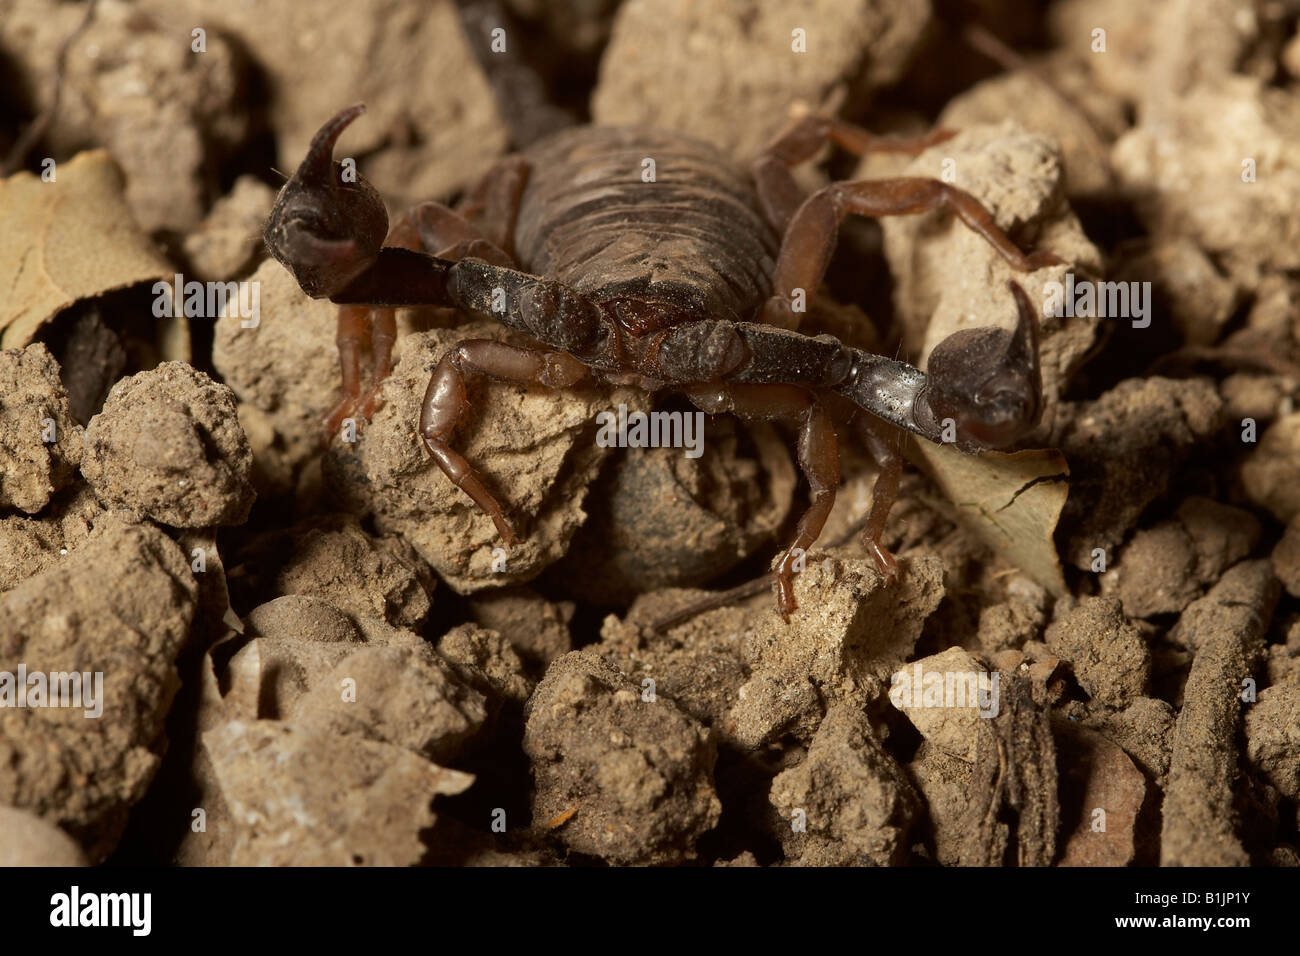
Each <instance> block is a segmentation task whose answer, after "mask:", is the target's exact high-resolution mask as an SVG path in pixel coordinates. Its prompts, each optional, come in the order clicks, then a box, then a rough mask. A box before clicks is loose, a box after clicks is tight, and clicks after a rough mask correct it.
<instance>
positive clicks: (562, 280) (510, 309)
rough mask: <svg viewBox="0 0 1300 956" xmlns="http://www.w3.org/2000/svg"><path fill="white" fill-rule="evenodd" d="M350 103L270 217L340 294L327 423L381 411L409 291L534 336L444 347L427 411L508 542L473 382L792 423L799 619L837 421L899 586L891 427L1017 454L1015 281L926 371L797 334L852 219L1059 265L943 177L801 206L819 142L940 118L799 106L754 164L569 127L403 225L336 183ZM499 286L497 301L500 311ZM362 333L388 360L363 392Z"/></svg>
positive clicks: (643, 137)
mask: <svg viewBox="0 0 1300 956" xmlns="http://www.w3.org/2000/svg"><path fill="white" fill-rule="evenodd" d="M361 112H362V107H360V106H353V107H351V108H349V109H347V110H344V111H343V112H341V113H339V114H338V115H337V116H335V117H334V118H333V119H331V120H330V121H329V122H328V123H326V124H325V126H324V127H322V129H321V130H320V132H319V133H317V135H316V137H315V138H314V139H313V141H312V144H311V148H310V149H309V151H308V154H307V157H306V158H305V159H304V160H303V163H302V165H301V166H300V167H299V169H298V171H297V173H296V174H295V175H294V177H293V178H292V179H291V180H290V181H289V182H288V183H287V184H286V185H285V186H284V188H283V189H282V190H281V191H280V195H279V197H278V198H277V200H276V203H275V207H274V209H273V210H272V213H271V218H270V221H269V222H268V224H267V227H266V244H267V247H268V248H269V249H270V251H271V254H272V255H273V256H274V257H275V258H276V259H278V260H279V261H280V262H282V263H284V265H285V266H286V268H288V269H289V271H290V272H291V273H293V275H294V277H295V278H296V279H297V280H298V283H299V285H301V286H302V288H303V291H305V292H306V293H307V294H308V295H312V296H315V297H329V298H330V299H331V300H332V301H334V302H336V303H339V305H340V313H339V334H338V347H339V358H340V363H341V365H342V374H343V396H342V399H341V401H340V403H339V405H338V406H337V407H336V408H335V409H334V410H333V412H331V414H330V416H329V418H328V421H327V427H328V428H329V429H330V432H331V433H332V432H333V431H334V430H335V429H337V427H338V424H339V422H340V421H341V420H342V419H343V418H344V417H347V416H348V415H351V414H359V415H361V416H363V417H364V416H366V415H368V414H369V413H370V412H371V411H372V410H373V408H374V406H375V401H376V399H375V396H376V392H377V389H378V387H379V384H380V383H381V382H382V380H383V378H384V377H385V376H386V375H387V374H388V365H389V356H390V354H391V348H392V340H393V335H394V328H395V323H394V319H393V309H394V308H396V307H398V306H408V305H410V306H416V305H436V306H455V307H459V308H463V309H467V310H470V311H474V312H479V313H483V314H486V315H490V316H492V317H494V318H496V319H497V320H499V321H501V322H502V323H503V324H505V325H508V326H510V327H511V328H514V329H516V330H518V331H520V332H524V333H526V334H527V335H528V336H529V337H531V339H532V340H533V342H534V343H536V344H534V345H531V346H527V347H520V346H514V345H507V344H505V343H501V342H497V341H493V340H484V339H480V340H472V341H465V342H461V343H460V344H459V345H457V346H456V347H454V348H452V349H451V350H449V351H448V352H447V353H446V354H445V355H444V356H443V358H442V360H441V361H440V362H439V364H438V366H437V368H435V370H434V372H433V374H432V376H431V378H430V381H429V386H428V389H427V391H426V393H425V397H424V403H423V406H422V409H421V415H420V435H421V438H422V440H423V441H424V444H425V446H426V448H427V449H428V451H429V454H430V456H431V457H432V458H433V460H434V461H435V462H436V463H437V465H438V467H439V468H440V469H441V470H442V471H443V473H444V474H446V475H447V477H448V478H449V479H451V480H452V481H453V482H454V483H455V484H456V485H457V487H459V488H461V489H462V490H463V491H465V493H466V494H468V495H469V496H470V497H471V498H472V499H473V500H474V501H475V502H476V503H477V504H478V506H479V507H480V508H481V509H482V510H483V511H484V513H485V514H487V515H488V516H490V517H491V518H492V520H493V521H494V522H495V523H496V526H497V529H498V531H499V532H500V534H501V536H502V537H503V538H504V539H505V540H506V541H507V542H508V543H513V542H514V541H516V540H517V536H516V532H515V530H514V528H513V526H512V525H511V523H510V522H509V520H508V518H507V516H506V512H505V509H504V508H502V506H501V504H500V502H498V500H497V499H496V497H495V496H494V495H493V493H492V491H491V490H490V489H489V488H488V486H487V484H486V483H485V482H484V481H483V480H482V478H481V477H480V476H479V475H478V473H477V472H476V471H475V469H474V468H473V466H472V465H471V464H470V463H469V462H468V461H466V460H465V459H464V458H463V457H462V456H461V455H460V454H459V453H458V452H456V451H455V450H454V449H453V448H452V447H451V445H450V439H451V436H452V433H453V431H454V430H455V427H456V424H457V422H458V421H459V420H460V418H461V415H462V413H463V411H464V409H465V405H466V402H465V382H464V377H465V375H467V374H477V375H486V376H489V377H492V378H496V379H501V380H505V381H511V382H519V383H524V384H533V385H541V386H546V387H549V388H567V387H570V386H573V385H575V384H577V383H578V382H580V381H581V380H583V379H584V378H587V377H588V376H593V377H595V378H596V379H598V380H604V381H617V382H620V383H629V382H630V383H637V384H640V385H642V386H644V387H646V388H648V389H652V390H659V389H674V390H677V391H679V392H681V393H682V394H684V395H686V396H687V397H688V398H689V399H690V400H691V401H693V402H694V403H695V404H696V405H697V406H698V407H700V408H702V409H703V410H705V411H707V412H710V413H719V412H731V413H734V414H737V415H740V416H743V417H746V418H761V419H773V420H782V421H787V422H790V423H791V424H793V425H794V426H795V427H796V428H797V429H798V433H799V437H798V458H799V465H800V467H801V469H802V470H803V473H804V475H805V477H807V479H808V482H809V485H810V489H811V496H810V499H811V500H810V504H809V507H808V510H807V511H806V512H805V513H804V514H803V516H802V517H801V519H800V521H799V523H798V527H797V529H796V532H795V538H794V541H793V542H792V543H791V545H790V547H789V548H788V549H787V550H786V552H785V554H784V555H783V556H782V558H781V560H780V561H779V562H778V564H777V568H776V571H775V579H776V584H777V603H778V608H779V609H780V611H781V613H782V614H783V615H787V616H788V615H789V614H790V613H791V612H792V611H793V610H794V609H795V602H794V591H793V587H792V580H793V577H794V574H795V571H794V567H795V565H796V558H797V556H798V554H800V553H801V552H803V551H806V550H807V549H808V548H810V547H811V546H812V545H813V543H814V542H815V541H816V540H817V538H818V536H819V535H820V534H821V530H822V526H823V525H824V523H825V521H826V518H827V516H828V515H829V514H830V510H831V508H832V506H833V505H834V502H835V492H836V488H837V487H838V484H839V453H838V450H837V437H836V429H835V425H836V421H839V422H841V423H842V424H847V425H849V426H850V427H851V428H852V429H853V430H854V432H855V434H857V436H858V437H859V439H860V440H862V441H863V442H864V443H865V444H866V445H867V447H868V448H869V449H870V450H871V452H872V454H873V455H875V457H876V458H877V460H878V461H879V463H880V465H881V469H882V470H881V475H880V477H879V479H878V480H877V484H876V489H875V493H874V495H873V501H872V507H871V512H870V514H869V515H868V520H867V524H866V531H865V535H866V544H867V546H868V548H869V549H870V550H871V552H872V553H873V554H874V555H875V557H876V561H877V564H878V566H879V568H880V570H881V573H882V574H884V575H885V577H886V578H887V579H888V580H893V579H894V578H895V577H896V575H897V564H896V562H895V561H894V558H893V556H892V555H890V553H889V552H888V551H887V550H886V549H885V548H884V546H883V545H882V544H881V536H882V534H883V532H884V528H885V521H886V517H887V515H888V513H889V509H890V507H891V506H892V503H893V499H894V497H895V494H896V492H897V488H898V477H899V473H900V470H901V466H902V458H901V450H900V440H899V433H898V431H897V429H905V430H907V431H910V432H913V433H915V434H917V435H920V436H921V437H923V438H926V439H928V440H930V441H936V442H938V441H944V440H945V439H947V440H951V441H952V442H953V443H954V444H955V445H956V446H957V447H958V448H959V449H961V450H962V451H965V452H970V453H974V452H978V451H981V450H983V449H986V448H995V447H1005V446H1007V445H1009V444H1011V443H1013V442H1015V441H1017V440H1018V439H1019V438H1021V437H1022V436H1023V435H1025V434H1026V433H1027V432H1028V431H1029V430H1030V429H1031V428H1032V427H1033V426H1034V425H1035V424H1036V423H1037V422H1038V418H1039V415H1040V411H1041V404H1042V397H1041V387H1042V386H1041V381H1040V375H1039V359H1038V329H1037V322H1036V318H1035V313H1034V310H1033V308H1032V306H1031V304H1030V301H1029V298H1028V296H1027V295H1026V294H1025V292H1024V291H1023V290H1022V289H1021V288H1020V286H1019V285H1017V284H1016V283H1014V282H1013V283H1010V289H1011V292H1012V295H1013V297H1014V301H1015V304H1016V308H1017V313H1018V320H1017V326H1016V329H1015V330H1014V331H1009V330H1003V329H992V328H982V329H969V330H964V331H961V332H957V333H955V334H953V335H952V336H950V337H949V338H948V339H946V340H944V341H943V342H941V343H940V344H939V345H938V346H937V347H936V348H935V349H934V351H933V353H932V355H931V357H930V363H929V374H928V375H927V374H925V373H922V372H920V371H919V370H917V369H915V368H913V367H912V366H910V365H906V364H904V363H902V362H898V361H893V360H890V359H887V358H884V357H882V356H879V355H872V354H869V353H866V352H862V351H860V350H857V349H853V348H849V347H848V346H845V345H843V344H842V343H840V342H839V341H838V340H836V339H835V338H833V337H831V336H828V335H819V336H815V337H814V336H808V335H804V334H801V333H799V332H798V331H797V326H798V323H799V318H800V315H801V313H800V311H797V310H796V309H795V308H794V303H795V301H800V302H803V303H807V302H808V301H809V300H811V299H812V298H813V297H814V296H815V294H816V293H817V290H818V288H819V286H820V285H821V282H822V278H823V276H824V274H825V271H826V267H827V264H828V263H829V261H830V256H831V252H832V251H833V249H834V246H835V240H836V235H837V232H838V229H839V225H840V223H841V222H842V221H843V219H844V217H845V216H847V215H849V214H850V213H852V214H855V215H863V216H884V215H905V214H915V213H922V212H927V211H931V210H938V209H947V210H950V211H951V212H953V213H954V214H955V215H956V216H957V218H959V219H960V220H961V221H962V222H963V223H964V224H965V225H966V226H968V227H969V228H970V229H972V230H974V231H975V232H976V233H978V234H979V235H981V236H983V237H984V238H985V239H987V240H988V242H989V243H990V244H991V245H992V246H993V248H994V249H996V250H997V252H998V253H999V254H1000V255H1001V256H1002V257H1003V258H1004V259H1005V260H1006V261H1007V262H1008V263H1009V264H1010V265H1011V266H1012V267H1013V268H1015V269H1018V270H1021V271H1029V270H1033V269H1036V268H1040V267H1042V266H1045V265H1049V264H1053V263H1057V262H1059V260H1058V259H1057V258H1056V257H1055V256H1053V255H1052V254H1051V253H1049V252H1037V253H1033V254H1025V253H1023V252H1021V250H1020V249H1019V248H1018V247H1017V246H1016V245H1015V244H1014V243H1012V242H1011V240H1010V239H1009V238H1007V236H1006V235H1005V234H1004V233H1003V232H1002V231H1001V230H1000V229H999V228H998V227H997V225H996V224H995V222H994V221H993V217H992V216H991V215H990V214H989V212H988V211H987V210H986V209H984V207H983V206H981V205H980V203H979V202H978V201H977V200H976V199H975V198H974V197H972V196H970V195H969V194H967V193H965V192H962V191H961V190H959V189H957V188H955V187H953V186H951V185H948V184H946V183H942V182H939V181H938V180H932V179H889V180H879V181H871V180H866V181H859V182H843V183H833V184H831V185H830V186H827V187H826V188H824V189H822V190H819V191H818V192H816V193H814V194H813V195H812V196H810V197H808V198H807V199H803V198H802V195H801V193H800V191H799V188H798V187H797V186H796V184H795V181H794V178H793V176H792V175H791V171H790V170H791V168H792V167H793V166H794V165H796V164H798V163H801V162H806V161H808V160H810V159H812V158H813V157H814V156H815V155H816V154H817V152H818V151H819V150H820V149H821V147H822V146H823V145H825V144H826V142H827V141H834V142H835V143H838V144H839V145H841V146H844V147H846V148H849V149H853V150H855V151H859V152H861V151H865V150H868V149H893V150H903V151H910V152H917V151H919V150H921V149H924V148H926V147H927V146H929V145H932V144H933V143H936V142H940V141H942V140H943V139H944V138H946V137H947V136H949V135H951V134H949V133H946V132H942V131H940V132H936V133H932V134H930V135H929V136H926V137H922V138H918V139H915V140H881V139H877V138H875V137H872V136H871V135H870V134H868V133H867V132H866V131H864V130H861V129H858V128H857V127H854V126H851V125H849V124H846V123H841V122H839V121H837V120H831V119H827V118H824V117H816V116H808V117H803V118H801V119H797V120H795V121H793V122H792V123H791V124H790V125H789V126H788V127H787V128H786V129H785V130H784V131H783V132H782V133H781V134H780V135H778V136H777V137H776V138H775V139H774V140H773V141H772V143H771V144H770V145H769V146H768V148H767V149H766V150H765V151H764V152H763V154H762V155H761V156H760V157H759V159H758V160H757V161H756V162H755V163H754V165H753V168H752V169H751V170H750V173H749V175H746V174H744V173H741V172H739V171H737V170H735V169H733V168H732V167H731V165H730V164H729V162H728V160H726V159H725V158H724V157H723V156H722V155H721V154H720V153H719V152H718V151H717V150H716V149H714V148H713V147H712V146H710V145H708V144H707V143H703V142H700V141H698V140H695V139H692V138H690V137H686V136H680V135H676V134H671V133H664V132H661V131H656V130H649V129H641V128H606V127H579V128H575V129H570V130H565V131H563V132H561V133H558V134H556V135H555V136H552V137H550V138H549V139H546V140H543V141H541V142H539V143H537V144H536V145H534V146H533V147H531V148H530V149H529V150H528V151H527V152H526V153H524V154H523V155H522V156H516V157H510V158H508V159H506V160H503V161H502V162H501V163H500V164H499V165H498V166H497V167H495V168H494V169H493V170H492V171H490V172H489V173H488V174H487V176H486V177H485V178H484V180H483V182H482V183H481V184H480V185H479V186H478V187H477V188H476V189H474V190H473V191H471V192H470V193H469V195H468V196H467V197H466V198H465V200H464V201H463V202H462V204H461V206H460V207H459V209H451V208H449V207H447V206H444V205H441V204H439V203H424V204H422V205H420V206H417V207H416V208H415V209H413V210H411V211H410V212H409V213H408V214H407V215H406V216H404V217H402V218H401V219H399V220H398V221H397V222H396V223H395V224H394V225H393V227H392V229H391V230H390V229H388V218H387V215H386V213H385V210H384V206H383V202H382V201H381V199H380V197H379V195H378V193H377V192H376V191H375V190H374V189H373V188H372V187H371V186H370V185H369V184H368V183H366V182H365V181H364V180H363V179H362V178H361V177H360V176H359V175H355V176H351V177H350V178H349V179H345V177H344V175H343V173H344V170H343V167H342V166H341V165H340V164H338V163H335V162H334V160H333V156H332V152H333V148H334V144H335V142H336V141H337V140H338V138H339V135H340V134H341V133H342V131H343V129H344V128H345V127H346V126H347V125H348V124H349V123H351V122H352V121H353V120H354V119H356V117H357V116H358V115H360V113H361ZM646 157H651V158H653V159H654V160H655V165H656V169H657V175H656V176H654V177H650V179H651V180H652V181H647V180H646V178H644V177H643V176H642V171H643V169H644V168H645V167H644V165H643V160H644V159H645V158H646ZM502 297H504V305H505V308H504V311H501V310H500V309H499V307H498V308H494V306H499V305H500V302H501V298H502ZM367 330H369V333H370V336H371V340H372V344H373V350H374V353H375V374H374V378H373V381H372V385H371V388H370V390H369V392H368V393H367V394H365V395H362V393H361V386H360V369H359V363H360V350H361V343H362V341H363V338H364V336H365V334H366V332H367Z"/></svg>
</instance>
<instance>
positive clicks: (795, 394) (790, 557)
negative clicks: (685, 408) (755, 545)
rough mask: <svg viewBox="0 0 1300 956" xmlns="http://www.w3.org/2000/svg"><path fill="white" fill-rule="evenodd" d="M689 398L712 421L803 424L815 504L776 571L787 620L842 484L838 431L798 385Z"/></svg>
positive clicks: (728, 388) (711, 390)
mask: <svg viewBox="0 0 1300 956" xmlns="http://www.w3.org/2000/svg"><path fill="white" fill-rule="evenodd" d="M684 391H685V393H686V396H687V397H688V398H689V399H690V400H691V401H692V402H694V403H695V404H696V405H697V406H699V407H700V408H702V409H703V410H704V411H706V412H708V413H709V414H711V415H716V414H718V413H720V412H732V413H734V414H736V415H739V416H740V417H741V418H765V419H784V420H786V421H793V422H797V423H799V425H800V426H801V427H800V429H799V467H800V469H801V470H802V471H803V473H804V476H805V477H807V479H808V485H809V488H810V494H809V498H810V502H811V503H810V504H809V506H808V510H807V511H805V512H804V513H803V517H801V518H800V519H799V524H798V527H797V528H796V529H795V536H794V540H793V541H792V542H791V543H790V547H789V548H788V549H787V550H786V553H785V555H784V556H783V557H782V558H781V561H780V563H779V564H778V565H777V567H776V572H775V577H776V602H777V609H778V610H779V611H780V612H781V616H782V617H784V618H786V619H787V620H788V619H789V617H790V614H791V612H793V611H794V610H795V600H794V585H793V583H792V582H793V579H794V576H795V574H797V573H798V572H797V571H796V570H795V566H796V565H797V564H801V563H802V559H803V557H804V555H806V554H807V552H808V549H809V548H811V547H812V546H813V544H814V543H815V542H816V541H817V538H818V537H819V536H820V535H821V533H822V527H823V526H824V525H825V524H826V518H827V517H828V516H829V515H830V513H831V508H832V507H834V505H835V492H836V490H837V489H838V487H839V483H840V452H839V444H838V442H837V441H836V438H835V425H834V424H833V423H832V421H831V417H830V414H829V413H828V412H827V410H826V407H825V406H824V405H822V404H821V403H820V402H819V401H818V400H817V398H816V395H815V393H813V392H810V391H808V390H807V389H803V388H798V387H797V386H793V385H725V384H724V385H692V386H688V387H687V388H686V389H684Z"/></svg>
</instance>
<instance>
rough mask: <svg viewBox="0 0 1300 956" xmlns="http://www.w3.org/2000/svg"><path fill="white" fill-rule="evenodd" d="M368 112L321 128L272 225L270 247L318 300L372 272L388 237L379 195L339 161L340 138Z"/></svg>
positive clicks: (352, 110) (357, 110) (349, 113)
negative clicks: (336, 157)
mask: <svg viewBox="0 0 1300 956" xmlns="http://www.w3.org/2000/svg"><path fill="white" fill-rule="evenodd" d="M364 110H365V107H364V106H362V105H360V104H357V105H356V106H352V107H349V108H348V109H345V110H343V112H341V113H339V114H338V115H337V116H335V117H334V118H333V119H331V120H330V121H329V122H327V123H326V124H325V125H324V126H322V127H321V128H320V130H319V131H318V132H317V133H316V135H315V137H313V138H312V141H311V146H310V147H309V148H308V150H307V157H306V158H305V159H304V160H303V161H302V165H301V166H299V167H298V171H297V172H296V173H294V175H293V178H292V179H290V180H289V181H288V182H287V183H285V184H284V187H283V188H282V189H281V190H280V195H279V196H277V197H276V200H275V206H274V207H273V208H272V210H271V218H270V220H269V221H268V222H267V224H266V231H265V233H264V239H265V241H266V248H267V249H268V250H269V251H270V253H271V255H272V256H274V257H275V258H276V259H277V260H279V261H280V262H281V263H283V264H284V266H285V268H287V269H288V270H289V271H290V272H291V273H293V277H294V278H295V279H297V280H298V285H300V286H301V287H302V290H303V291H304V292H306V293H307V294H308V295H310V296H312V297H313V298H323V297H326V296H330V295H333V294H334V293H336V292H338V291H340V290H342V289H343V288H344V287H345V286H347V285H348V283H350V282H351V281H352V280H353V279H355V278H356V277H357V276H358V275H360V274H361V273H362V272H364V271H365V270H366V269H367V268H369V267H370V265H371V264H372V263H373V262H374V261H375V258H376V257H377V256H378V254H379V248H380V246H382V245H383V242H384V238H385V236H387V235H388V213H387V211H386V210H385V209H384V203H383V200H382V199H381V198H380V197H379V193H378V192H376V191H375V188H374V187H373V186H371V185H370V183H368V182H366V181H365V179H363V178H362V177H361V176H360V175H359V174H357V173H356V170H355V168H345V167H344V166H343V164H342V163H336V162H334V144H335V143H336V142H337V141H338V138H339V135H340V134H341V133H342V132H343V130H344V129H346V128H347V126H348V124H349V123H351V122H352V121H353V120H354V119H356V118H357V117H358V116H360V115H361V114H362V112H364Z"/></svg>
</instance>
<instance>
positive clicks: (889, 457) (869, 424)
mask: <svg viewBox="0 0 1300 956" xmlns="http://www.w3.org/2000/svg"><path fill="white" fill-rule="evenodd" d="M853 427H854V428H855V429H856V430H857V433H858V437H859V438H860V439H861V440H862V443H863V444H864V445H866V446H867V449H868V450H869V451H870V452H871V455H872V457H873V458H875V459H876V464H877V465H879V466H880V474H878V475H877V476H876V483H875V485H874V486H873V487H872V489H871V510H870V511H869V512H867V524H866V528H865V529H864V530H863V533H862V543H863V545H864V546H865V547H866V549H867V550H868V551H870V552H871V556H872V557H873V558H875V560H876V567H877V568H878V569H879V570H880V573H881V574H882V575H884V577H885V580H886V581H887V582H888V583H891V584H892V583H893V582H894V581H896V580H897V579H898V562H897V561H895V560H894V556H893V555H892V554H890V553H889V551H888V549H886V548H885V546H884V545H883V544H881V543H880V539H881V537H882V536H883V535H884V533H885V522H886V521H888V520H889V509H890V508H892V507H893V506H894V501H895V500H896V499H897V498H898V483H899V481H900V479H901V478H902V475H903V454H902V448H901V444H902V437H903V436H902V433H901V432H900V431H899V430H898V429H897V428H894V427H893V426H892V425H887V424H885V423H884V422H882V421H881V420H880V419H878V418H876V417H874V416H872V415H864V414H861V413H859V414H857V415H855V416H854V417H853Z"/></svg>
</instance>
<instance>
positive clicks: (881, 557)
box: [867, 539, 898, 587]
mask: <svg viewBox="0 0 1300 956" xmlns="http://www.w3.org/2000/svg"><path fill="white" fill-rule="evenodd" d="M867 550H869V551H870V552H871V556H872V557H873V558H875V559H876V570H877V571H879V572H880V576H881V577H882V578H884V579H885V586H886V587H892V586H893V585H895V584H897V583H898V561H897V560H896V559H895V558H894V556H893V555H892V554H890V553H889V550H888V549H887V548H886V547H885V546H884V545H883V544H881V543H880V542H879V541H871V540H870V539H868V541H867Z"/></svg>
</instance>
